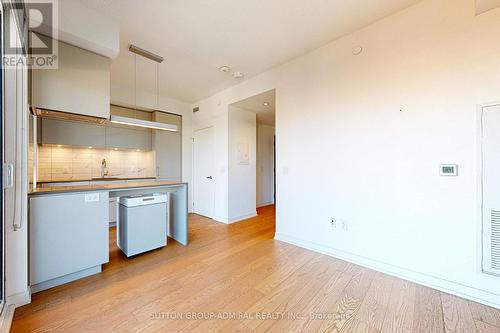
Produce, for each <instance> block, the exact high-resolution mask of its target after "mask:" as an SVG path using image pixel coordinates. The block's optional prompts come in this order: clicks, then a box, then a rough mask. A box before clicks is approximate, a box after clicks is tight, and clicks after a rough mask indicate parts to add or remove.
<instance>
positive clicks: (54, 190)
mask: <svg viewBox="0 0 500 333" xmlns="http://www.w3.org/2000/svg"><path fill="white" fill-rule="evenodd" d="M182 185H187V183H183V182H177V181H170V180H154V181H140V182H123V183H118V182H114V183H108V184H91V185H75V186H54V187H38V188H36V189H30V191H29V195H30V196H36V195H43V194H58V193H71V192H93V191H114V190H122V189H134V188H147V187H163V186H182Z"/></svg>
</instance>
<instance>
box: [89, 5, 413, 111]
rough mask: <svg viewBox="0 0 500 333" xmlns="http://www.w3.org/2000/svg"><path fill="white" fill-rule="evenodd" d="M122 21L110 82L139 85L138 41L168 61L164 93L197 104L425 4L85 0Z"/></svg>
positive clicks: (163, 72) (163, 71)
mask: <svg viewBox="0 0 500 333" xmlns="http://www.w3.org/2000/svg"><path fill="white" fill-rule="evenodd" d="M80 1H81V2H82V3H83V4H84V5H86V6H88V7H89V8H92V9H96V10H97V11H99V12H101V13H103V14H104V15H106V16H108V17H110V18H112V19H114V20H116V21H117V22H118V23H119V25H120V28H121V36H120V39H121V47H120V49H121V52H120V55H119V56H118V58H117V59H116V60H115V62H114V63H113V65H112V69H111V80H112V82H114V83H119V84H124V85H125V84H133V82H131V81H132V80H133V75H129V73H131V71H132V70H133V69H131V68H130V67H131V66H133V65H132V64H133V60H131V56H130V54H129V52H128V50H127V49H128V45H129V44H131V43H133V44H136V45H137V46H140V47H142V48H145V49H147V50H149V51H151V52H154V53H157V54H159V55H161V56H163V57H165V60H166V61H165V62H164V63H162V64H161V67H160V72H161V73H160V77H161V78H162V80H161V81H162V84H161V92H162V94H166V95H168V96H170V97H172V98H177V99H179V100H182V101H185V102H195V101H198V100H200V99H203V98H205V97H208V96H210V95H212V94H214V93H216V92H218V91H221V90H223V89H225V88H228V87H230V86H232V85H235V84H237V83H239V82H241V79H234V78H233V77H232V76H231V75H230V74H225V73H222V72H220V71H219V70H218V69H219V67H220V66H223V65H227V66H230V67H231V68H232V69H233V70H235V71H241V72H244V73H245V74H246V76H245V79H248V78H250V77H252V76H255V75H257V74H260V73H262V72H264V71H266V70H268V69H270V68H272V67H274V66H277V65H279V64H281V63H284V62H286V61H288V60H291V59H293V58H295V57H297V56H300V55H302V54H304V53H307V52H308V51H311V50H313V49H316V48H318V47H320V46H322V45H324V44H326V43H328V42H329V41H332V40H334V39H336V38H339V37H341V36H343V35H346V34H348V33H350V32H353V31H355V30H358V29H359V28H362V27H364V26H366V25H368V24H370V23H372V22H375V21H377V20H379V19H381V18H383V17H385V16H387V15H390V14H392V13H395V12H397V11H399V10H401V9H403V8H406V7H409V6H410V5H413V4H415V3H417V2H418V1H419V0H349V1H346V0H252V1H248V0H168V1H166V0H147V1H137V0H80Z"/></svg>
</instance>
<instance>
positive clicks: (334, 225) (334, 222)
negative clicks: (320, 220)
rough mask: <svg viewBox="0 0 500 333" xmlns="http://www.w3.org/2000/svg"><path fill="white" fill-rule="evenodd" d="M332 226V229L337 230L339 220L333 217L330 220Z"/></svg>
mask: <svg viewBox="0 0 500 333" xmlns="http://www.w3.org/2000/svg"><path fill="white" fill-rule="evenodd" d="M330 225H331V226H332V228H335V229H337V219H336V218H334V217H332V218H331V219H330Z"/></svg>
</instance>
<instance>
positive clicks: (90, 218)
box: [29, 180, 188, 292]
mask: <svg viewBox="0 0 500 333" xmlns="http://www.w3.org/2000/svg"><path fill="white" fill-rule="evenodd" d="M157 193H161V194H167V195H168V198H169V200H168V209H167V212H168V213H167V216H166V217H165V223H167V231H168V232H167V233H168V236H169V237H171V238H172V239H174V240H176V241H177V242H179V243H181V244H182V245H185V246H186V245H187V244H188V199H187V198H188V186H187V184H186V183H181V182H174V181H161V180H152V181H138V182H112V183H105V184H103V183H90V184H87V185H74V186H72V185H70V184H68V185H67V186H57V187H56V186H54V187H40V188H36V189H32V190H31V191H30V194H29V223H30V284H31V290H32V292H37V291H41V290H45V289H48V288H52V287H54V286H57V285H61V284H64V283H67V282H70V281H74V280H77V279H79V278H83V277H86V276H89V275H92V274H96V273H99V272H101V271H102V264H105V263H107V262H108V261H109V199H110V198H120V197H123V196H131V195H146V194H157ZM146 222H147V221H145V223H146ZM132 260H133V259H132Z"/></svg>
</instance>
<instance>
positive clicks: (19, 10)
mask: <svg viewBox="0 0 500 333" xmlns="http://www.w3.org/2000/svg"><path fill="white" fill-rule="evenodd" d="M11 8H12V12H11V13H7V15H5V20H6V22H5V23H6V24H5V27H6V30H7V31H6V33H5V39H6V40H5V44H4V45H5V52H4V59H3V64H4V65H5V66H7V67H9V66H19V65H20V64H21V65H25V66H29V67H30V68H33V69H57V67H58V41H57V39H58V36H57V32H58V29H57V23H58V22H57V2H54V1H53V0H28V1H13V2H12V6H11Z"/></svg>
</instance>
